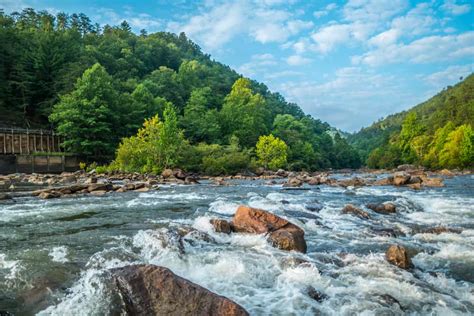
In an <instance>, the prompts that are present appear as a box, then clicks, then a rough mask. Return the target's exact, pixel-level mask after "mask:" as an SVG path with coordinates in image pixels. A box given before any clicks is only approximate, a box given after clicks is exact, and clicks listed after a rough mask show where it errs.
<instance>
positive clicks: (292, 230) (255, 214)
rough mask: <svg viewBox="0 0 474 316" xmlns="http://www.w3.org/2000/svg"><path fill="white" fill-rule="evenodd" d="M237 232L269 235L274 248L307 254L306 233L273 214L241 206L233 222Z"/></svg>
mask: <svg viewBox="0 0 474 316" xmlns="http://www.w3.org/2000/svg"><path fill="white" fill-rule="evenodd" d="M232 226H233V229H234V231H236V232H244V233H254V234H269V240H270V241H271V243H272V244H273V246H275V247H277V248H279V249H282V250H296V251H300V252H303V253H306V241H305V239H304V231H303V230H302V229H301V228H299V227H298V226H296V225H294V224H292V223H290V222H289V221H287V220H286V219H283V218H281V217H279V216H277V215H275V214H273V213H270V212H267V211H264V210H260V209H256V208H251V207H248V206H244V205H241V206H239V208H238V209H237V212H236V213H235V215H234V219H233V221H232Z"/></svg>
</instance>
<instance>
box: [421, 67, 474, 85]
mask: <svg viewBox="0 0 474 316" xmlns="http://www.w3.org/2000/svg"><path fill="white" fill-rule="evenodd" d="M473 71H474V64H468V65H453V66H449V67H447V68H446V69H444V70H442V71H438V72H435V73H432V74H430V75H427V76H423V77H422V79H423V80H424V81H425V82H426V83H428V84H430V85H432V86H434V87H436V89H437V90H439V89H442V88H443V87H446V86H447V85H448V84H453V83H455V82H456V81H458V80H459V79H460V78H461V77H463V78H465V77H467V76H468V75H470V74H471V73H472V72H473Z"/></svg>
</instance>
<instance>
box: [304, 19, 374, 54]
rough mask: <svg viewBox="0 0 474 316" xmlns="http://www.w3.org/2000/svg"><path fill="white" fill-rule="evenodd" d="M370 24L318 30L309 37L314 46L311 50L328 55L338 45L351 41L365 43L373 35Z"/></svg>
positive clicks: (354, 24) (372, 27) (340, 25)
mask: <svg viewBox="0 0 474 316" xmlns="http://www.w3.org/2000/svg"><path fill="white" fill-rule="evenodd" d="M373 31H374V25H373V24H371V23H359V22H355V23H351V24H332V25H328V26H324V27H322V28H320V29H319V30H318V31H317V32H315V33H313V34H312V35H311V38H312V39H313V40H314V42H315V45H313V46H312V48H313V49H314V50H315V51H318V52H320V53H323V54H325V53H328V52H330V51H331V50H333V49H334V48H335V47H336V46H337V45H339V44H347V43H349V42H351V41H365V40H367V38H368V37H369V36H370V35H371V34H372V33H373Z"/></svg>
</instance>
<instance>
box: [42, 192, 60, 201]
mask: <svg viewBox="0 0 474 316" xmlns="http://www.w3.org/2000/svg"><path fill="white" fill-rule="evenodd" d="M38 197H39V198H40V199H44V200H47V199H56V198H58V197H61V193H59V192H56V191H49V192H48V191H45V192H41V193H40V194H39V195H38Z"/></svg>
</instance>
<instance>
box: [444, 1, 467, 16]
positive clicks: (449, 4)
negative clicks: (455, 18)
mask: <svg viewBox="0 0 474 316" xmlns="http://www.w3.org/2000/svg"><path fill="white" fill-rule="evenodd" d="M441 9H443V10H444V11H446V12H447V13H449V14H452V15H462V14H466V13H468V12H469V11H471V5H470V4H467V3H466V4H456V1H455V0H446V1H444V4H443V5H442V6H441Z"/></svg>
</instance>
